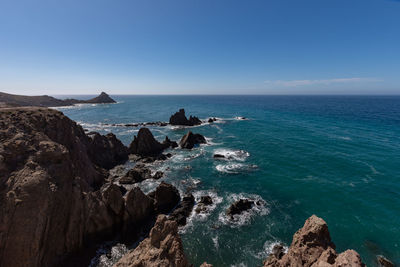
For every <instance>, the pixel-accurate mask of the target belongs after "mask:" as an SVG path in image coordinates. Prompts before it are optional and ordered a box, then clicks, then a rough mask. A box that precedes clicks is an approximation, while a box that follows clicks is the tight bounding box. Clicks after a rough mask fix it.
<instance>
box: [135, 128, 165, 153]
mask: <svg viewBox="0 0 400 267" xmlns="http://www.w3.org/2000/svg"><path fill="white" fill-rule="evenodd" d="M164 149H165V146H164V145H162V144H161V143H160V142H158V141H157V140H156V139H155V138H154V136H153V134H152V133H151V131H150V130H149V129H148V128H144V127H143V128H140V130H139V132H138V135H137V136H135V137H134V139H133V141H132V143H131V144H130V145H129V150H128V151H129V153H131V154H137V155H139V156H142V157H146V156H157V155H159V154H161V152H162V151H163V150H164Z"/></svg>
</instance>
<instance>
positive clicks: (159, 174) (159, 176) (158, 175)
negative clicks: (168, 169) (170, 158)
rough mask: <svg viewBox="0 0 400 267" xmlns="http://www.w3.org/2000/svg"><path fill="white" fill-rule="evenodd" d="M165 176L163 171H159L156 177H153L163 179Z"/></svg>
mask: <svg viewBox="0 0 400 267" xmlns="http://www.w3.org/2000/svg"><path fill="white" fill-rule="evenodd" d="M163 176H164V173H163V172H162V171H157V172H156V173H155V174H154V175H153V179H156V180H158V179H161V178H162V177H163Z"/></svg>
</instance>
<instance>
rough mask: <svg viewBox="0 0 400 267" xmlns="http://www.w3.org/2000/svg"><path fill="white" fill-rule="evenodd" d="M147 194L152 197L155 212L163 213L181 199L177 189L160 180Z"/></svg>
mask: <svg viewBox="0 0 400 267" xmlns="http://www.w3.org/2000/svg"><path fill="white" fill-rule="evenodd" d="M149 196H150V197H152V198H154V202H155V206H156V210H157V212H158V213H165V214H167V213H168V212H169V211H171V210H172V209H173V208H174V207H175V206H176V205H177V204H178V203H179V201H180V200H181V197H180V195H179V192H178V189H176V188H175V187H174V186H173V185H171V184H167V183H165V182H161V184H160V185H159V186H157V188H156V190H155V191H154V192H151V193H150V194H149Z"/></svg>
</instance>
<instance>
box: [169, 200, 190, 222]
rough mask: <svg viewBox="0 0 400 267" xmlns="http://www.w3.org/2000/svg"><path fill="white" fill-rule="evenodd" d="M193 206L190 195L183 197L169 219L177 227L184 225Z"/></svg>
mask: <svg viewBox="0 0 400 267" xmlns="http://www.w3.org/2000/svg"><path fill="white" fill-rule="evenodd" d="M193 206H194V197H193V195H192V194H190V195H186V196H184V197H183V199H182V201H181V202H180V203H179V204H178V206H177V207H176V208H175V210H174V211H173V212H172V213H171V215H170V216H169V219H171V220H174V221H176V222H177V223H178V225H181V226H183V225H185V224H186V218H187V217H189V215H190V213H191V212H192V209H193Z"/></svg>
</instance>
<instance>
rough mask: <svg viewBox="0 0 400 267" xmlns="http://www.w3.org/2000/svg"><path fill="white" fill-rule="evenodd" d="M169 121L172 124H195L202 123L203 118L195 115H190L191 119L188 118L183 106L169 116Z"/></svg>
mask: <svg viewBox="0 0 400 267" xmlns="http://www.w3.org/2000/svg"><path fill="white" fill-rule="evenodd" d="M169 123H170V124H171V125H182V126H194V125H200V124H201V120H199V118H197V117H195V116H190V117H189V119H187V118H186V115H185V110H184V109H183V108H182V109H180V110H179V111H178V112H176V113H175V114H174V115H172V116H171V117H170V118H169Z"/></svg>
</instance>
